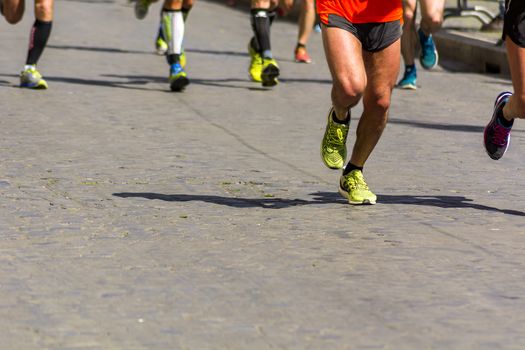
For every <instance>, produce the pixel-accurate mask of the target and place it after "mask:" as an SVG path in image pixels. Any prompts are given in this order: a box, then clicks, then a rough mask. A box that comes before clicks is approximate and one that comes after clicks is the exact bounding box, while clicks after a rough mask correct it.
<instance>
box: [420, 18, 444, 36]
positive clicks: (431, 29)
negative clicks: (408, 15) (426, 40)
mask: <svg viewBox="0 0 525 350" xmlns="http://www.w3.org/2000/svg"><path fill="white" fill-rule="evenodd" d="M442 24H443V17H442V16H441V15H440V14H439V13H437V14H432V15H430V16H427V17H425V18H423V19H422V20H421V27H423V30H425V31H426V32H428V33H430V34H432V33H435V32H437V31H438V30H439V28H441V25H442Z"/></svg>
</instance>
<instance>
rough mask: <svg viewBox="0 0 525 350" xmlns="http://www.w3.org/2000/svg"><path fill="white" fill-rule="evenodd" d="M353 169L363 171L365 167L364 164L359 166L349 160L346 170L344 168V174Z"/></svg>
mask: <svg viewBox="0 0 525 350" xmlns="http://www.w3.org/2000/svg"><path fill="white" fill-rule="evenodd" d="M353 170H361V171H363V167H362V166H357V165H354V164H352V163H350V162H348V164H347V165H346V166H345V170H343V175H348V174H350V172H351V171H353Z"/></svg>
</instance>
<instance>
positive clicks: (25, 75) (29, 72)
mask: <svg viewBox="0 0 525 350" xmlns="http://www.w3.org/2000/svg"><path fill="white" fill-rule="evenodd" d="M20 87H25V88H29V89H42V90H43V89H47V87H48V86H47V82H46V81H45V80H44V79H43V78H42V75H41V74H40V73H39V72H38V71H37V70H36V67H35V66H31V67H30V68H27V69H26V70H24V71H23V72H22V73H20Z"/></svg>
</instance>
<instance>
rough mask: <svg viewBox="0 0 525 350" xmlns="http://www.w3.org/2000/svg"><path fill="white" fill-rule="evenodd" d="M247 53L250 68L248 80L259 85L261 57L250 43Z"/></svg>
mask: <svg viewBox="0 0 525 350" xmlns="http://www.w3.org/2000/svg"><path fill="white" fill-rule="evenodd" d="M248 53H249V54H250V68H248V72H249V73H250V78H251V79H252V81H255V82H258V83H260V82H261V81H262V79H261V73H262V63H263V62H262V57H261V55H260V54H259V53H258V52H257V51H255V49H254V48H253V47H252V45H251V44H250V43H248Z"/></svg>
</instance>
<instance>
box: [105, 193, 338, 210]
mask: <svg viewBox="0 0 525 350" xmlns="http://www.w3.org/2000/svg"><path fill="white" fill-rule="evenodd" d="M113 195H114V196H116V197H120V198H146V199H151V200H155V199H156V200H161V201H166V202H193V201H197V202H206V203H212V204H218V205H225V206H228V207H233V208H264V209H284V208H289V207H296V206H302V205H311V204H334V203H339V202H342V203H346V201H344V200H341V199H340V197H339V199H337V198H336V197H334V194H328V193H323V192H316V193H313V194H312V195H313V196H314V198H313V199H312V200H305V199H284V198H239V197H237V198H236V197H223V196H215V195H190V194H161V193H151V192H121V193H113Z"/></svg>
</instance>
